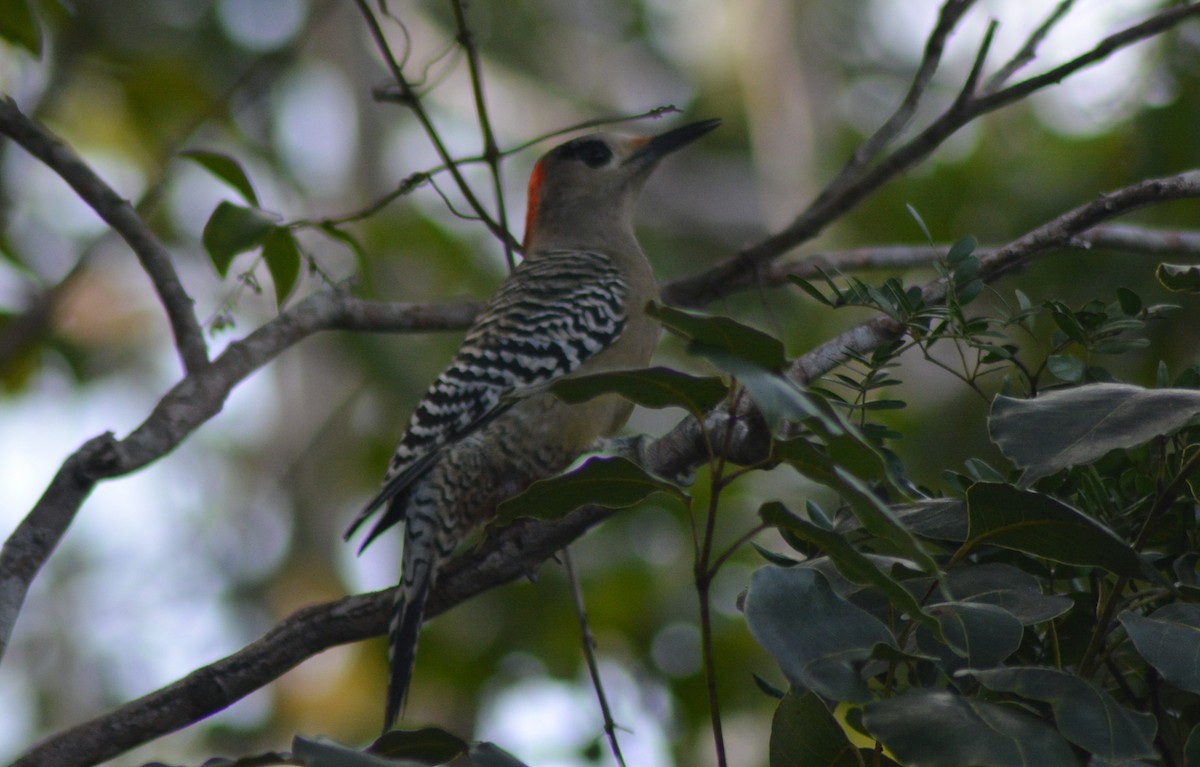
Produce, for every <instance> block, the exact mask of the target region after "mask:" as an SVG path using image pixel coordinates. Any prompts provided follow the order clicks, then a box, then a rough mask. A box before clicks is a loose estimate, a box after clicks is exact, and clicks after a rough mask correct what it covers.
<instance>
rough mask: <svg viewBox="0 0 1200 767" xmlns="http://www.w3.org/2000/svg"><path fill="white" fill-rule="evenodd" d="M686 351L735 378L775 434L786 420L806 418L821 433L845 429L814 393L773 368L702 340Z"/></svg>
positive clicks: (781, 430) (833, 433)
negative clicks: (813, 422)
mask: <svg viewBox="0 0 1200 767" xmlns="http://www.w3.org/2000/svg"><path fill="white" fill-rule="evenodd" d="M688 351H689V352H691V353H693V354H696V355H698V356H701V357H704V358H705V359H707V360H709V361H710V362H712V363H713V364H714V365H716V366H717V367H719V368H721V369H722V370H724V371H725V372H726V373H729V374H730V375H732V376H734V377H735V378H737V379H738V381H740V382H741V384H742V385H743V386H745V387H746V391H748V392H749V393H750V398H751V399H753V400H754V404H755V405H757V406H758V409H759V410H760V411H761V412H762V414H763V417H764V418H766V419H767V423H768V424H770V426H771V430H772V431H773V432H775V433H776V434H781V433H783V427H784V425H785V424H786V423H787V422H789V421H791V422H796V421H808V420H812V421H815V422H816V423H817V424H818V425H819V426H820V428H821V431H822V433H826V434H832V435H838V436H840V435H841V434H843V433H844V428H843V424H842V423H841V422H840V419H839V418H838V417H837V416H836V414H835V413H833V412H832V410H831V409H829V408H823V407H821V406H820V404H819V403H818V401H817V400H816V398H815V397H813V396H812V395H810V394H808V393H807V392H805V391H803V390H801V389H800V387H798V386H796V385H795V384H793V383H792V382H791V381H789V380H787V379H786V378H784V377H783V376H782V375H780V374H779V373H777V372H775V371H774V370H770V369H768V368H766V367H763V366H762V365H759V364H757V363H755V362H752V361H750V360H747V359H745V358H743V357H741V356H739V355H738V354H736V353H733V352H730V351H729V350H727V349H723V348H719V347H716V346H709V345H708V344H704V343H696V342H693V343H692V345H691V346H690V347H688Z"/></svg>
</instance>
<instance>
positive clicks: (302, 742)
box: [292, 735, 429, 767]
mask: <svg viewBox="0 0 1200 767" xmlns="http://www.w3.org/2000/svg"><path fill="white" fill-rule="evenodd" d="M292 751H293V752H295V754H296V756H298V757H300V758H301V759H303V760H304V764H305V765H306V767H429V762H422V761H416V760H412V759H390V758H384V757H382V756H375V755H373V754H367V753H364V752H362V751H356V750H354V749H352V748H349V747H348V746H343V745H341V744H340V743H334V742H333V741H332V740H329V739H327V738H312V739H310V738H305V737H303V736H302V735H297V736H296V737H295V738H293V739H292Z"/></svg>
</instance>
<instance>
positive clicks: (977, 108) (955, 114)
mask: <svg viewBox="0 0 1200 767" xmlns="http://www.w3.org/2000/svg"><path fill="white" fill-rule="evenodd" d="M1196 15H1200V4H1197V5H1184V6H1177V7H1173V8H1169V9H1167V10H1165V11H1162V12H1160V13H1158V14H1156V15H1154V16H1152V17H1150V18H1149V19H1147V20H1146V21H1143V22H1141V23H1140V24H1135V25H1133V26H1131V27H1129V28H1127V29H1124V30H1122V31H1120V32H1117V33H1115V34H1113V35H1110V36H1108V37H1106V38H1104V39H1103V40H1101V41H1100V42H1099V43H1097V44H1096V46H1095V47H1094V48H1092V49H1091V50H1090V51H1088V52H1086V53H1084V54H1082V55H1080V56H1078V57H1077V58H1075V59H1072V60H1071V61H1069V62H1067V63H1066V64H1063V65H1061V66H1059V67H1055V68H1054V69H1052V70H1050V71H1049V72H1046V73H1044V74H1041V75H1038V76H1036V77H1031V78H1029V79H1027V80H1023V81H1021V82H1019V83H1017V84H1015V85H1012V86H1010V87H1008V88H1005V89H1003V90H1000V91H996V92H995V93H985V94H983V95H975V93H974V91H973V90H971V91H969V92H968V91H964V92H965V96H964V97H960V98H959V99H956V100H955V102H954V103H953V104H952V105H951V106H950V107H949V108H948V109H947V110H946V111H944V112H943V113H942V114H941V115H940V116H939V117H937V118H936V119H934V120H933V121H932V122H931V123H930V124H929V125H928V126H926V127H925V129H924V130H922V131H921V132H920V133H918V134H917V135H916V136H914V137H913V138H912V139H910V140H909V141H908V142H907V143H905V144H903V145H902V146H900V147H898V148H897V149H896V150H895V151H893V152H892V153H891V154H890V155H888V156H886V157H884V158H883V159H881V160H879V162H877V163H876V164H875V165H873V166H871V167H869V168H866V167H864V168H862V169H861V170H860V171H859V172H858V174H857V175H856V176H855V177H854V178H851V179H848V180H847V181H845V182H844V183H842V184H840V185H838V186H836V187H835V186H833V185H830V186H827V187H826V188H825V190H824V191H822V192H821V193H820V194H819V195H818V196H817V199H816V200H814V201H813V202H812V203H811V204H810V205H809V206H808V207H807V208H806V209H805V210H804V211H802V212H801V213H800V215H798V216H797V217H796V218H795V219H794V220H793V221H792V223H791V224H789V225H788V226H787V227H786V228H784V229H783V230H781V231H779V232H777V233H776V234H773V235H771V236H769V237H767V238H766V239H763V240H760V241H759V242H757V243H754V244H752V245H750V246H748V247H746V248H743V249H742V250H740V251H739V252H738V253H736V254H735V255H734V256H732V257H731V258H729V259H727V260H725V261H723V262H722V263H719V264H717V265H716V266H715V267H713V268H711V269H709V270H707V271H706V272H704V273H702V274H698V275H696V276H694V277H689V278H687V279H683V280H679V281H677V282H675V283H673V284H672V285H671V286H669V288H670V289H669V291H664V293H663V300H665V301H667V302H668V303H672V304H676V305H679V306H690V307H699V306H703V305H705V304H707V303H709V302H711V301H714V300H716V299H718V298H722V297H724V296H727V295H730V294H731V293H732V292H734V291H736V290H741V289H744V288H745V287H747V285H752V284H756V282H757V281H759V280H761V278H762V275H763V273H764V271H765V270H764V265H765V264H767V263H768V262H770V261H772V260H774V259H776V258H778V257H779V256H781V255H783V254H784V253H785V252H787V251H788V250H791V249H792V248H794V247H796V246H797V245H799V244H801V243H803V242H806V241H807V240H809V239H811V238H813V237H815V236H816V235H817V234H819V233H820V232H821V231H823V230H824V229H825V227H827V226H828V225H829V224H830V223H832V222H833V221H834V220H836V219H837V218H839V217H841V216H842V215H844V214H845V213H847V212H849V211H850V210H853V209H854V208H855V207H857V206H858V204H859V203H861V202H862V201H863V200H865V199H866V198H867V197H869V196H870V195H871V194H873V193H874V192H876V191H878V190H879V189H880V188H881V187H882V186H883V185H884V184H886V183H888V182H889V181H891V180H892V179H893V178H895V177H896V176H897V175H899V174H900V173H902V172H904V171H906V170H908V169H909V168H911V167H913V166H914V165H916V164H917V163H918V162H920V161H922V160H924V159H925V158H926V157H928V156H929V155H930V154H932V153H933V151H934V150H935V149H937V148H938V147H939V146H941V144H942V142H944V141H945V140H946V139H947V138H949V137H950V136H951V135H953V134H954V133H955V132H956V131H958V129H959V128H961V127H962V126H964V125H966V124H967V123H969V122H971V121H972V120H974V119H976V118H978V117H980V116H982V115H984V114H987V113H988V112H992V111H994V110H996V109H999V108H1001V107H1003V106H1007V105H1008V104H1011V103H1013V102H1016V101H1019V100H1021V99H1023V98H1025V97H1027V96H1029V95H1030V94H1032V93H1034V92H1036V91H1038V90H1041V89H1043V88H1046V87H1048V86H1050V85H1054V84H1056V83H1059V82H1061V81H1062V80H1064V79H1065V78H1067V77H1068V76H1070V75H1071V74H1073V73H1075V72H1077V71H1079V70H1080V69H1083V68H1084V67H1087V66H1090V65H1091V64H1095V63H1096V62H1098V61H1101V60H1103V59H1104V58H1106V57H1108V56H1110V55H1112V54H1113V53H1114V52H1116V51H1118V50H1120V49H1121V48H1125V47H1128V46H1130V45H1132V44H1134V43H1137V42H1141V41H1142V40H1145V39H1147V38H1150V37H1153V36H1155V35H1159V34H1162V33H1163V32H1165V31H1166V30H1168V29H1171V28H1172V27H1174V26H1177V25H1178V24H1180V23H1181V22H1182V21H1184V20H1185V19H1187V18H1189V17H1192V16H1196ZM981 52H982V51H981ZM978 58H979V57H977V65H976V69H977V66H978ZM972 71H973V73H974V74H973V75H972V77H977V76H978V73H977V72H976V70H975V69H973V70H972ZM967 84H968V85H970V83H969V82H968V83H967Z"/></svg>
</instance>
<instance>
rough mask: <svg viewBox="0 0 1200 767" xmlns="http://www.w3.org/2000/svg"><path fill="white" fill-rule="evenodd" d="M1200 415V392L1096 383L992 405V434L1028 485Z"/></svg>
mask: <svg viewBox="0 0 1200 767" xmlns="http://www.w3.org/2000/svg"><path fill="white" fill-rule="evenodd" d="M1198 413H1200V391H1194V390H1190V389H1143V388H1140V387H1137V386H1129V385H1126V384H1111V383H1097V384H1089V385H1086V386H1078V387H1075V388H1073V389H1064V390H1060V391H1053V392H1049V393H1047V394H1043V395H1042V396H1040V397H1038V398H1036V399H1014V398H1012V397H1005V396H1003V395H1001V396H998V397H996V399H995V400H994V401H993V402H992V412H991V416H990V417H989V419H988V431H989V433H990V434H991V437H992V441H993V442H995V443H996V445H997V446H999V448H1000V451H1001V452H1002V453H1004V455H1005V456H1007V457H1008V459H1009V460H1011V461H1012V462H1013V463H1014V464H1016V465H1017V466H1019V467H1021V468H1023V469H1025V475H1024V477H1023V478H1022V482H1023V483H1024V484H1030V483H1032V482H1034V481H1035V480H1037V479H1039V478H1041V477H1044V476H1046V475H1048V474H1052V473H1054V472H1056V471H1058V470H1060V469H1064V468H1067V467H1068V466H1078V465H1081V464H1085V463H1090V462H1092V461H1095V460H1096V459H1098V458H1100V457H1101V456H1103V455H1104V454H1105V453H1107V452H1109V451H1110V450H1116V449H1118V448H1132V447H1136V446H1138V445H1141V444H1142V443H1144V442H1148V441H1149V440H1151V439H1153V438H1155V437H1158V436H1162V435H1166V434H1173V433H1174V432H1176V431H1178V430H1179V429H1181V428H1183V426H1184V425H1186V424H1187V422H1188V421H1189V420H1191V419H1192V418H1193V417H1194V416H1195V415H1196V414H1198Z"/></svg>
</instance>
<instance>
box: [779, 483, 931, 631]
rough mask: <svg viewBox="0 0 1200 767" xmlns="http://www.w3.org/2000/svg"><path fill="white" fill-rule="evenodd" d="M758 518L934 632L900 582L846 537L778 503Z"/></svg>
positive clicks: (929, 617)
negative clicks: (810, 548)
mask: <svg viewBox="0 0 1200 767" xmlns="http://www.w3.org/2000/svg"><path fill="white" fill-rule="evenodd" d="M758 515H759V516H760V517H762V520H763V521H764V522H766V523H767V524H769V525H774V526H775V527H782V528H784V529H786V530H789V531H790V532H791V533H792V534H793V535H796V536H798V537H800V538H802V539H803V540H806V541H809V542H811V543H813V544H815V545H816V546H818V547H819V548H820V549H821V551H823V552H825V554H826V555H827V556H828V557H829V559H830V561H831V562H833V564H834V565H836V566H837V569H838V572H840V573H841V574H842V575H844V576H846V578H848V579H849V580H851V581H853V582H854V583H858V584H861V585H864V586H875V587H876V588H878V589H879V590H880V591H882V592H883V593H884V595H885V596H887V598H888V602H890V603H891V604H892V606H894V607H895V608H896V609H897V610H898V611H899V612H900V613H902V614H905V615H908V616H909V617H910V618H913V619H915V620H918V621H922V622H925V623H926V624H928V625H930V626H931V627H932V628H933V629H934V630H936V629H937V624H936V622H935V621H934V619H933V618H932V617H931V616H929V615H928V614H926V613H925V611H924V610H922V609H921V605H920V603H918V602H917V600H916V597H914V596H913V595H912V594H911V593H910V592H909V591H908V590H907V589H906V588H904V586H902V585H901V584H900V582H899V581H897V580H895V579H894V578H892V577H891V576H890V575H888V574H887V573H885V572H884V571H883V570H881V569H879V567H878V566H876V565H875V563H874V562H872V561H871V560H870V559H869V558H867V556H866V555H865V554H863V553H862V552H861V551H859V550H858V549H856V548H854V546H853V545H851V543H850V541H849V540H847V539H846V537H845V535H843V534H840V533H837V532H834V531H833V530H829V529H826V528H822V527H820V526H818V525H815V524H813V523H812V522H809V521H808V520H807V519H802V518H801V517H798V516H796V515H795V514H793V513H792V512H791V511H789V510H788V508H787V507H786V506H784V505H783V504H782V503H779V502H778V501H772V502H769V503H764V504H763V505H762V507H760V508H759V510H758Z"/></svg>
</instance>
